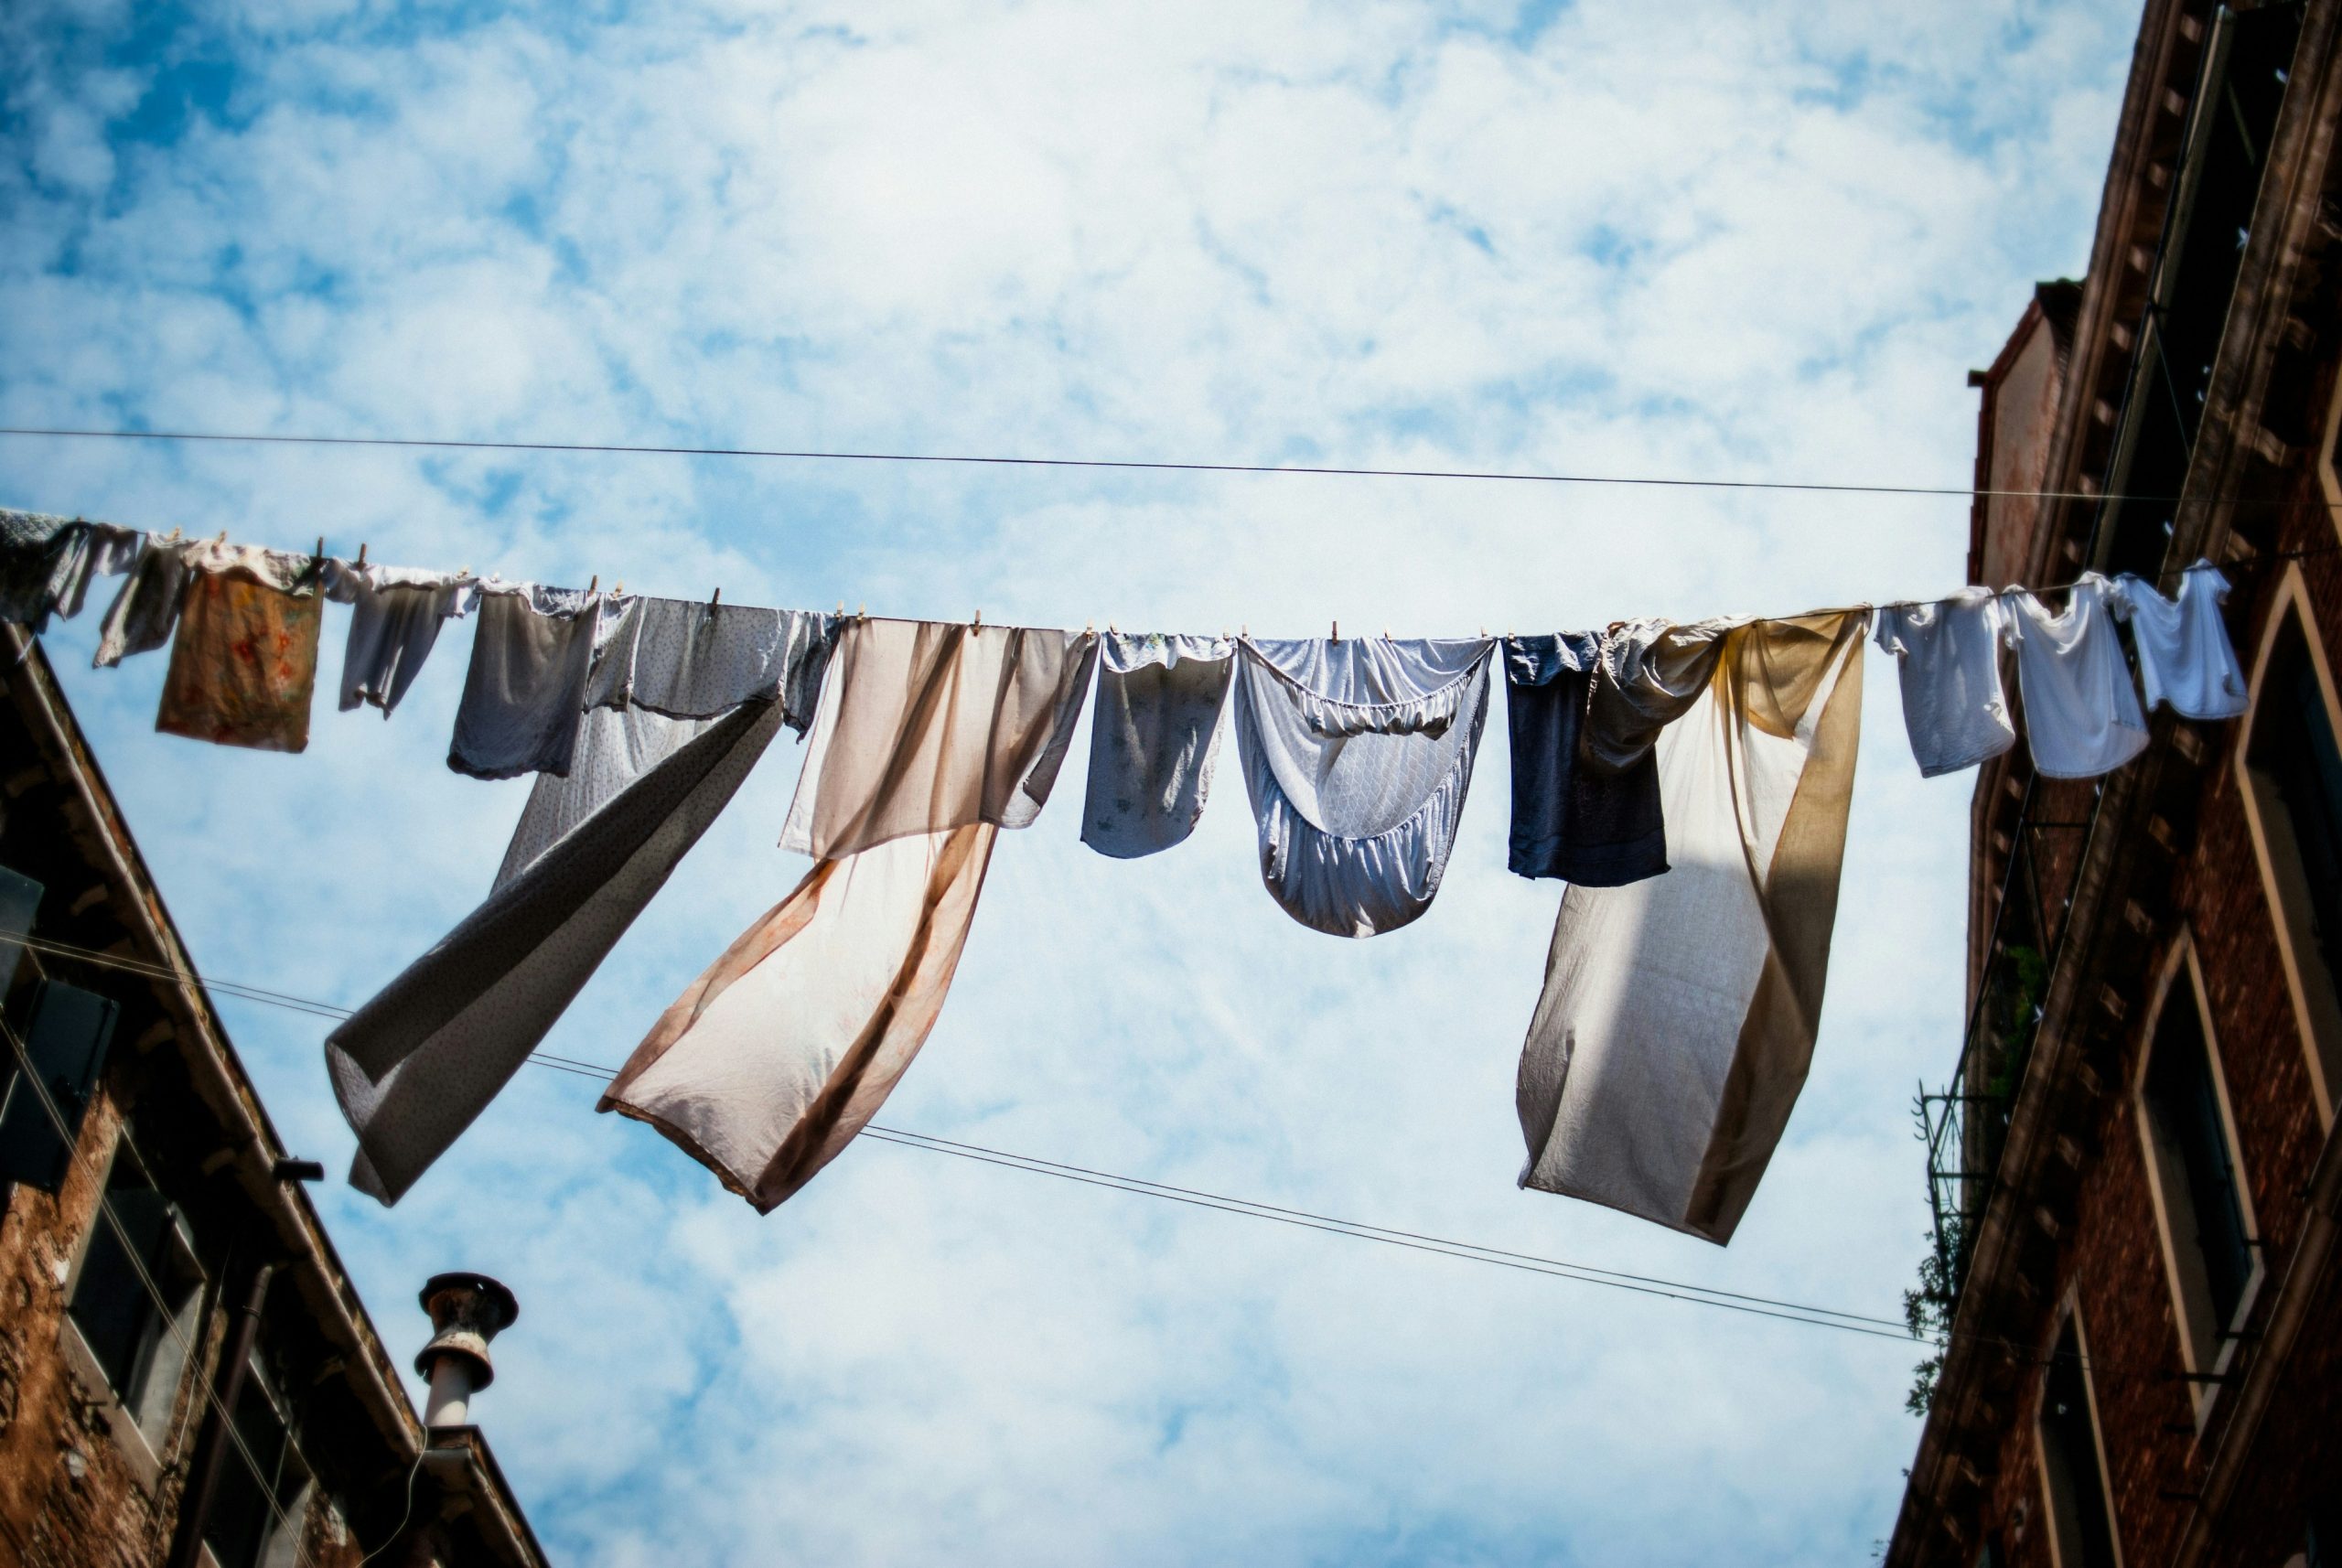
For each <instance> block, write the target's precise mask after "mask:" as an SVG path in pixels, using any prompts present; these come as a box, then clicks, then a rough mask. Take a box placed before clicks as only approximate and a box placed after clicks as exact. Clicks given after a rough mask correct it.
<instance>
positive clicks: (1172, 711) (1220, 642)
mask: <svg viewBox="0 0 2342 1568" xmlns="http://www.w3.org/2000/svg"><path fill="white" fill-rule="evenodd" d="M1099 663H1100V666H1101V668H1100V671H1099V674H1098V699H1097V702H1096V703H1095V704H1094V705H1093V707H1092V709H1091V712H1090V790H1089V796H1088V798H1087V799H1086V800H1084V801H1083V803H1082V808H1081V842H1082V843H1086V844H1088V845H1089V846H1090V848H1091V849H1094V850H1096V851H1097V852H1098V853H1099V854H1110V855H1112V856H1114V857H1115V858H1116V859H1118V860H1133V859H1136V858H1137V857H1138V856H1140V855H1145V854H1155V852H1156V851H1158V850H1166V849H1169V848H1170V847H1171V846H1172V845H1173V844H1175V843H1180V842H1181V841H1183V840H1184V839H1186V838H1187V835H1188V834H1189V833H1191V832H1195V830H1196V822H1197V819H1198V818H1199V817H1201V816H1202V815H1203V812H1204V799H1205V797H1206V796H1208V795H1209V794H1210V792H1211V771H1212V764H1213V763H1214V762H1215V761H1216V760H1217V759H1218V758H1219V714H1220V710H1221V709H1222V708H1224V707H1225V706H1227V704H1228V688H1229V683H1230V681H1231V680H1232V679H1233V678H1234V676H1235V673H1236V645H1235V643H1234V642H1233V641H1232V640H1230V639H1228V638H1224V637H1166V636H1165V635H1163V634H1162V633H1160V632H1155V633H1149V634H1146V635H1144V636H1139V635H1133V634H1132V633H1128V632H1108V633H1107V634H1106V637H1105V639H1104V641H1103V642H1102V643H1101V644H1100V657H1099Z"/></svg>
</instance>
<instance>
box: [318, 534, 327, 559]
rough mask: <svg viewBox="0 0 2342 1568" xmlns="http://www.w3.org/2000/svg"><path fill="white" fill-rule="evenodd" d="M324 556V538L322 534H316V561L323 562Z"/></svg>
mask: <svg viewBox="0 0 2342 1568" xmlns="http://www.w3.org/2000/svg"><path fill="white" fill-rule="evenodd" d="M325 554H326V536H325V535H324V534H322V533H320V534H318V535H317V559H318V560H320V561H322V560H324V559H325Z"/></svg>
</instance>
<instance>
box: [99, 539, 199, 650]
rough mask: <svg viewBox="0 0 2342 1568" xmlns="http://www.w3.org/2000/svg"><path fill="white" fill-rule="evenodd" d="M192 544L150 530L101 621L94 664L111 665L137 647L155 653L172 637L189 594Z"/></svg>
mask: <svg viewBox="0 0 2342 1568" xmlns="http://www.w3.org/2000/svg"><path fill="white" fill-rule="evenodd" d="M188 548H189V547H188V545H187V544H186V543H185V542H182V541H179V540H177V539H157V538H155V537H154V536H152V535H149V536H148V537H147V539H146V541H145V544H144V545H142V546H141V547H140V549H139V551H138V553H137V554H136V556H135V557H134V559H133V560H132V562H131V564H130V566H129V573H130V575H129V578H128V579H127V580H126V581H125V582H124V584H123V585H122V591H121V592H120V593H118V594H116V595H115V596H114V598H113V604H112V605H110V606H108V607H107V608H106V617H105V619H104V620H102V621H101V622H100V623H99V625H98V651H97V655H96V657H95V658H93V659H92V660H91V661H90V662H91V666H92V667H93V668H96V669H101V670H104V669H111V668H112V667H113V666H114V665H117V664H120V663H121V662H122V661H123V660H124V658H125V657H127V656H128V655H130V654H133V653H152V652H153V651H154V650H156V649H158V648H160V647H162V646H163V644H165V643H167V642H168V641H170V640H171V633H172V631H173V630H174V629H175V628H177V625H178V620H179V601H180V600H181V599H183V598H185V597H186V596H187V575H188V566H187V561H188Z"/></svg>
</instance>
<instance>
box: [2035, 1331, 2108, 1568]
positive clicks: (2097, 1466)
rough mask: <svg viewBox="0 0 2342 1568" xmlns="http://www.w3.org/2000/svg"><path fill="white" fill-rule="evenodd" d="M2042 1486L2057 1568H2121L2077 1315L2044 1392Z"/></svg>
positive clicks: (2052, 1359)
mask: <svg viewBox="0 0 2342 1568" xmlns="http://www.w3.org/2000/svg"><path fill="white" fill-rule="evenodd" d="M2038 1428H2039V1435H2040V1439H2041V1483H2042V1487H2043V1489H2044V1490H2045V1491H2047V1494H2048V1498H2049V1544H2050V1553H2051V1556H2052V1558H2053V1559H2054V1561H2055V1562H2056V1563H2057V1568H2121V1565H2122V1558H2121V1557H2120V1555H2118V1554H2117V1552H2116V1551H2115V1546H2114V1514H2113V1511H2112V1510H2111V1509H2109V1508H2108V1507H2107V1502H2106V1463H2105V1456H2104V1452H2103V1450H2101V1449H2100V1446H2099V1441H2098V1412H2097V1409H2096V1408H2095V1406H2094V1405H2093V1403H2092V1402H2091V1399H2090V1368H2089V1367H2088V1365H2087V1364H2086V1363H2085V1362H2084V1360H2083V1348H2082V1337H2081V1326H2080V1324H2079V1320H2078V1319H2077V1318H2076V1317H2074V1316H2071V1315H2068V1316H2067V1318H2066V1322H2065V1326H2063V1327H2062V1328H2060V1329H2059V1330H2058V1331H2057V1348H2056V1349H2055V1350H2053V1351H2051V1352H2050V1354H2049V1371H2048V1374H2047V1377H2046V1378H2045V1379H2044V1380H2043V1382H2042V1388H2041V1415H2040V1419H2039V1423H2038Z"/></svg>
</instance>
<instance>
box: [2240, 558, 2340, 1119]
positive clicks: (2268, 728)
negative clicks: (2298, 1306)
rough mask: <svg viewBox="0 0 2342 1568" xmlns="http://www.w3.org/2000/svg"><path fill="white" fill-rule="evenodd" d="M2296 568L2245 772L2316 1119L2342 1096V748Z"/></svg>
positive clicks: (2269, 651)
mask: <svg viewBox="0 0 2342 1568" xmlns="http://www.w3.org/2000/svg"><path fill="white" fill-rule="evenodd" d="M2306 612H2307V604H2306V596H2305V595H2304V593H2303V591H2302V587H2301V580H2300V577H2299V575H2298V569H2296V570H2295V571H2294V572H2293V573H2289V574H2288V575H2287V578H2286V583H2285V586H2284V589H2283V592H2282V593H2281V594H2280V596H2279V597H2278V602H2277V608H2276V612H2275V613H2274V614H2273V615H2272V618H2271V620H2270V630H2269V636H2268V639H2267V641H2266V643H2265V645H2264V646H2263V648H2262V650H2261V660H2260V667H2259V669H2258V670H2257V671H2255V673H2254V676H2253V682H2252V693H2253V694H2252V711H2251V717H2250V719H2249V721H2248V722H2249V724H2250V725H2251V728H2250V730H2249V731H2248V733H2247V737H2246V742H2245V747H2244V753H2243V758H2242V761H2243V768H2244V775H2245V782H2246V785H2247V788H2246V789H2245V791H2244V795H2245V804H2246V810H2247V812H2248V816H2249V820H2250V821H2251V825H2252V830H2253V836H2254V840H2255V847H2256V849H2257V850H2258V852H2259V854H2260V856H2261V874H2262V876H2263V878H2264V880H2265V882H2266V883H2267V886H2268V891H2269V897H2270V901H2271V904H2272V906H2273V909H2274V913H2275V915H2276V924H2277V938H2278V950H2279V953H2280V955H2281V957H2282V958H2283V961H2284V965H2285V973H2286V981H2287V983H2288V984H2289V985H2290V986H2291V987H2292V988H2293V992H2294V1010H2295V1013H2296V1015H2297V1016H2298V1017H2299V1019H2300V1023H2301V1028H2302V1033H2303V1035H2304V1037H2305V1039H2306V1043H2307V1045H2308V1047H2309V1052H2310V1069H2311V1073H2312V1076H2313V1079H2314V1081H2315V1084H2316V1086H2317V1091H2318V1097H2319V1105H2318V1110H2319V1113H2320V1115H2321V1116H2322V1117H2323V1118H2324V1119H2325V1120H2326V1121H2327V1122H2331V1121H2332V1119H2333V1112H2334V1101H2335V1095H2336V1092H2337V1089H2342V987H2338V986H2337V983H2338V982H2342V747H2337V745H2336V739H2335V728H2336V723H2335V712H2336V706H2335V698H2334V694H2333V686H2332V682H2331V681H2330V680H2329V678H2328V675H2327V671H2326V670H2325V669H2324V668H2323V664H2324V660H2322V659H2321V658H2320V657H2319V655H2320V652H2321V650H2319V649H2318V648H2317V647H2316V646H2315V644H2314V643H2313V642H2312V640H2311V637H2310V633H2309V630H2308V625H2307V620H2306Z"/></svg>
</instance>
